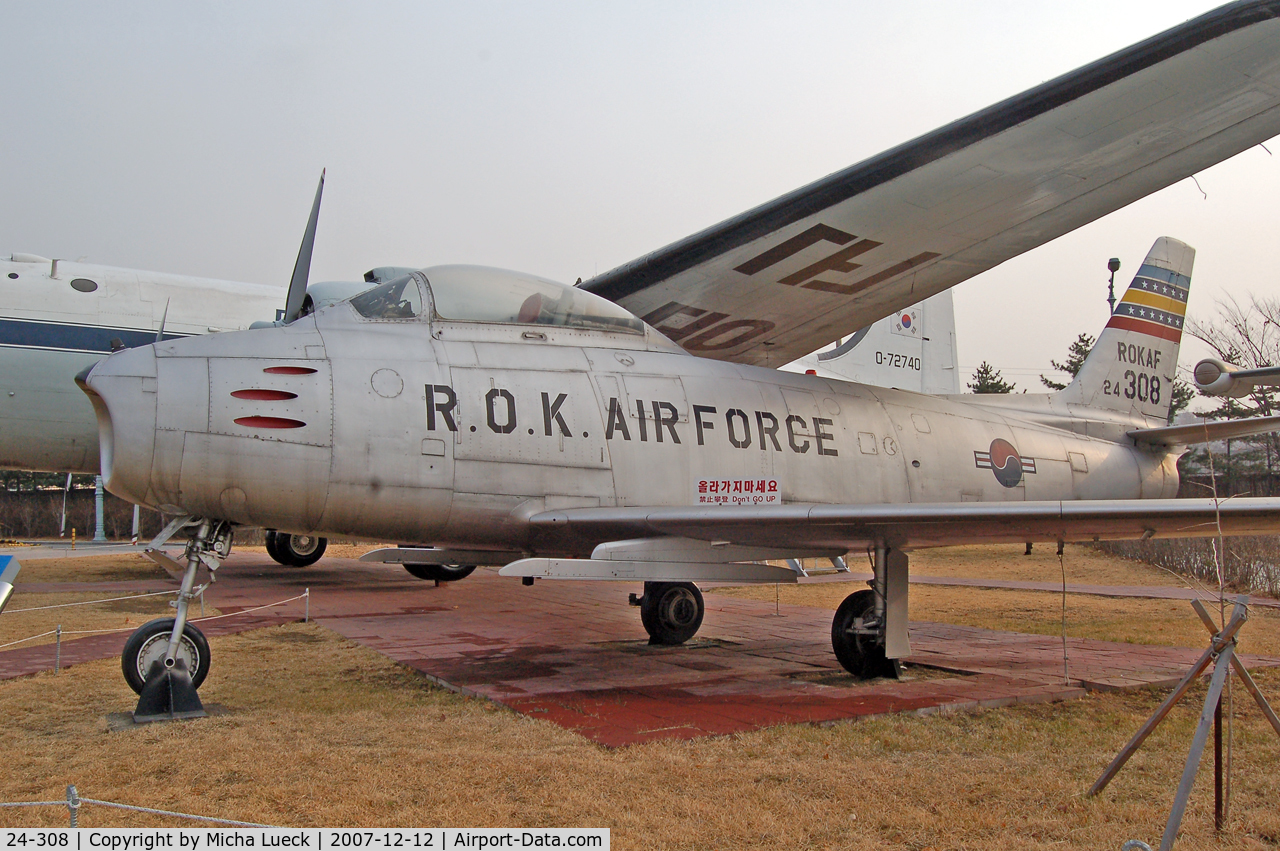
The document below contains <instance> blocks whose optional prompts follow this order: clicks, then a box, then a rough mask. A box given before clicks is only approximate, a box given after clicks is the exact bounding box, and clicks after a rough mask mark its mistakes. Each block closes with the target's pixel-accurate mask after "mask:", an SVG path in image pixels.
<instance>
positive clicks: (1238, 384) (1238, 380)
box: [1191, 358, 1280, 398]
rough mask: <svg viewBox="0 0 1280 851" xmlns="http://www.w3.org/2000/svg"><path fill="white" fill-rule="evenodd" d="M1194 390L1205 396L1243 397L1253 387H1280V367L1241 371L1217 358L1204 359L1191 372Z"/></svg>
mask: <svg viewBox="0 0 1280 851" xmlns="http://www.w3.org/2000/svg"><path fill="white" fill-rule="evenodd" d="M1191 379H1192V381H1194V382H1195V385H1196V389H1197V390H1199V391H1200V392H1201V393H1203V394H1205V395H1206V396H1231V397H1234V398H1238V397H1240V396H1245V395H1247V394H1248V393H1249V391H1251V390H1253V388H1255V387H1280V366H1260V367H1257V368H1255V369H1241V368H1240V367H1238V366H1236V365H1235V364H1233V363H1226V362H1225V361H1220V360H1218V359H1217V358H1205V359H1204V360H1202V361H1200V362H1199V363H1198V364H1196V368H1195V369H1193V370H1191Z"/></svg>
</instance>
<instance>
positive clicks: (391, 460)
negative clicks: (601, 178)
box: [84, 267, 1177, 554]
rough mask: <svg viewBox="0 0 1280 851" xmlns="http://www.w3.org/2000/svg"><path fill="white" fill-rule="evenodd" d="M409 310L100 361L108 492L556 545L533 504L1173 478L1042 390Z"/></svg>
mask: <svg viewBox="0 0 1280 851" xmlns="http://www.w3.org/2000/svg"><path fill="white" fill-rule="evenodd" d="M457 268H465V267H443V270H426V275H427V276H430V277H431V285H430V286H431V288H428V284H427V282H426V277H424V276H423V275H422V273H417V274H416V275H415V276H414V278H413V280H412V281H411V282H410V284H409V286H410V287H411V288H413V287H419V286H420V287H421V291H422V295H421V296H416V295H415V299H416V298H422V299H424V300H429V299H430V296H431V293H432V289H436V290H439V289H440V286H439V284H440V283H442V282H443V281H444V280H445V279H447V278H448V277H449V275H450V272H449V270H450V269H457ZM490 274H492V273H490ZM502 274H512V273H502ZM517 277H518V276H517ZM494 280H498V281H501V280H502V279H501V278H497V279H494ZM520 280H524V279H523V278H521V279H520ZM531 280H533V279H531ZM468 286H469V287H471V288H472V289H474V288H475V287H476V286H478V285H477V284H475V283H474V282H469V283H468ZM564 289H565V290H568V291H571V294H570V295H566V296H563V298H591V297H590V295H589V294H586V293H581V292H580V291H577V290H573V289H572V288H564ZM405 292H406V293H408V290H406V291H405ZM521 292H523V291H521ZM397 298H398V297H397ZM531 298H532V297H531ZM437 300H439V299H437ZM601 301H602V300H601ZM400 304H401V307H400V308H398V310H401V311H402V313H403V314H408V313H413V315H388V314H386V313H385V312H384V313H383V314H377V315H372V316H370V315H362V313H361V311H360V310H359V309H357V308H356V306H355V305H354V304H353V302H345V303H342V304H338V305H334V306H332V307H330V308H327V309H325V310H322V311H320V312H319V313H317V314H315V315H313V316H308V317H303V318H302V319H300V320H298V321H297V322H295V323H293V324H292V325H289V326H287V327H283V328H270V329H262V330H255V331H244V332H237V333H231V334H218V335H211V336H207V337H202V338H191V339H185V340H178V341H169V342H164V343H160V344H157V345H154V346H146V347H141V348H138V349H135V350H132V351H128V352H122V353H119V354H116V355H113V356H112V357H110V358H109V359H107V360H106V361H104V362H103V363H102V364H100V365H99V366H98V367H97V368H96V369H95V370H94V371H93V373H92V374H91V375H90V376H89V377H88V378H87V379H85V380H84V381H85V383H86V384H87V387H88V388H89V389H90V391H91V396H92V397H93V398H94V403H95V407H96V408H97V410H98V413H99V422H100V425H101V427H102V435H103V445H102V451H103V459H104V462H103V472H104V475H105V476H106V481H107V486H108V487H109V488H110V489H111V490H112V491H114V492H115V493H117V494H119V495H120V496H123V497H125V498H126V499H130V500H133V501H136V502H140V503H143V504H146V505H150V506H152V507H155V508H158V509H160V510H163V511H167V512H173V513H178V512H181V513H190V514H196V515H199V516H208V517H217V518H221V519H226V520H230V521H232V522H235V523H240V524H245V525H255V526H265V527H268V528H278V529H284V530H289V531H295V532H315V533H319V534H326V535H333V534H351V535H360V536H364V537H369V538H384V539H388V540H395V541H401V542H420V543H424V544H434V545H437V546H471V547H481V548H486V547H488V548H494V549H503V550H523V551H527V552H540V553H561V554H574V553H580V552H581V549H582V547H583V546H587V545H588V544H589V543H590V542H586V543H584V542H581V541H570V540H569V539H568V538H564V539H560V538H557V536H556V534H555V532H554V530H551V531H547V530H546V529H542V530H540V531H539V532H537V533H536V534H535V533H534V532H533V531H532V530H531V527H530V525H529V524H528V523H527V520H528V518H530V517H532V516H533V515H535V514H538V513H540V512H544V511H547V510H553V509H563V508H577V507H591V506H667V505H690V504H695V505H704V504H705V505H717V504H723V505H760V504H766V505H767V504H778V503H865V504H872V503H908V502H963V501H984V502H994V501H1015V500H1060V499H1061V500H1074V499H1117V498H1135V497H1170V496H1173V495H1174V494H1175V492H1176V489H1177V473H1176V469H1175V466H1174V460H1175V458H1176V456H1175V455H1173V454H1170V453H1168V452H1161V451H1148V450H1143V449H1138V448H1136V447H1135V446H1134V445H1133V443H1132V441H1130V440H1128V439H1127V438H1125V436H1124V433H1125V431H1126V430H1128V429H1132V428H1134V427H1141V426H1145V425H1150V424H1151V423H1149V422H1148V421H1146V420H1143V419H1140V418H1139V419H1135V418H1133V417H1128V416H1123V417H1122V416H1116V417H1114V418H1113V419H1111V420H1108V419H1107V418H1106V416H1105V415H1104V413H1103V412H1099V411H1096V410H1093V409H1085V408H1083V407H1077V406H1071V405H1067V404H1066V403H1065V402H1059V401H1055V399H1054V397H1053V396H1038V397H1026V398H1024V399H1003V400H998V401H997V400H991V401H992V402H994V404H983V403H982V397H973V396H966V397H936V396H928V395H922V394H917V393H909V392H905V391H897V390H886V389H883V388H878V387H874V388H873V387H869V386H865V385H859V384H852V383H847V382H842V381H837V380H832V379H826V378H820V377H817V376H808V375H798V374H793V373H787V372H781V371H778V370H773V369H766V368H761V367H752V366H744V365H737V364H732V363H726V362H720V361H713V360H707V359H704V358H698V357H694V356H691V355H689V354H687V353H685V352H684V351H683V350H681V349H680V348H678V347H676V346H675V345H674V344H672V343H671V342H670V341H668V340H666V339H665V338H664V337H662V336H661V335H659V334H657V333H656V332H654V331H653V330H652V329H651V328H648V327H647V326H643V325H642V324H640V323H638V321H636V320H634V317H629V315H627V314H625V312H624V311H621V309H620V308H616V307H614V306H612V305H608V307H609V308H612V309H614V310H616V311H617V312H618V313H619V314H622V315H623V316H624V317H628V319H629V321H630V323H632V324H630V325H627V324H626V322H627V321H628V319H613V318H610V319H609V321H610V322H615V323H618V324H615V325H614V326H611V327H615V328H616V330H611V327H606V326H607V323H606V322H599V323H596V324H597V326H601V327H571V326H567V325H561V324H538V322H537V320H536V318H534V317H531V316H523V317H517V316H515V315H514V313H515V310H514V309H513V311H512V313H513V315H512V317H511V318H512V320H515V319H519V320H520V321H502V320H497V321H460V320H450V319H443V318H440V315H439V314H440V313H445V314H446V315H448V313H453V314H454V315H457V312H458V309H457V308H453V307H450V306H449V305H447V304H446V305H443V306H441V305H437V307H438V308H439V311H438V312H437V311H435V310H432V309H431V308H430V306H428V307H425V308H424V307H421V306H418V307H414V306H412V305H409V304H408V301H402V302H400ZM605 304H606V305H607V303H605ZM528 305H529V300H525V302H524V305H523V306H522V307H521V308H520V310H521V312H524V311H527V309H528ZM379 309H381V308H379ZM494 309H496V308H494ZM484 310H489V312H490V313H492V312H493V309H490V308H489V307H485V308H484ZM484 310H481V312H484ZM543 310H544V312H545V311H546V307H545V306H544V308H543ZM375 313H376V311H375ZM489 318H490V319H492V317H489ZM242 354H243V355H251V356H242Z"/></svg>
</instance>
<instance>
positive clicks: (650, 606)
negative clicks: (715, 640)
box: [632, 582, 706, 644]
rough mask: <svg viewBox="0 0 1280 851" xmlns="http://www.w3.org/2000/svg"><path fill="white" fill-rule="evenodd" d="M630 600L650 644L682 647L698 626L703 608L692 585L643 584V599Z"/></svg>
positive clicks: (689, 583) (704, 609) (678, 583)
mask: <svg viewBox="0 0 1280 851" xmlns="http://www.w3.org/2000/svg"><path fill="white" fill-rule="evenodd" d="M634 597H635V595H634V594H633V595H632V598H633V600H632V602H633V603H635V604H636V605H638V606H640V622H641V623H642V624H644V629H645V632H647V633H649V643H650V644H684V643H685V642H686V641H688V640H689V639H690V638H693V636H694V635H695V634H697V632H698V627H700V626H702V616H703V614H704V613H705V612H706V606H705V605H704V604H703V602H702V592H701V591H699V590H698V586H696V585H694V584H693V583H692V582H646V583H645V584H644V596H642V597H640V598H639V599H638V600H636V599H634Z"/></svg>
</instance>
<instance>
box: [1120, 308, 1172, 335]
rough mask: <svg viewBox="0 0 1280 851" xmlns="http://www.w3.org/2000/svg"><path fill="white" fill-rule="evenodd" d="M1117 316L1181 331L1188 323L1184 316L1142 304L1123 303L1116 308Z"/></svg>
mask: <svg viewBox="0 0 1280 851" xmlns="http://www.w3.org/2000/svg"><path fill="white" fill-rule="evenodd" d="M1115 315H1116V316H1117V317H1120V318H1122V319H1144V320H1146V321H1147V322H1155V323H1158V324H1160V325H1166V326H1168V327H1170V328H1176V329H1178V330H1179V331H1181V330H1182V325H1183V323H1185V322H1186V320H1185V319H1183V318H1182V316H1180V315H1178V314H1176V313H1169V312H1168V311H1166V310H1157V309H1155V308H1153V307H1143V306H1142V305H1140V304H1125V303H1124V302H1121V303H1120V306H1119V307H1117V308H1116V314H1115ZM1113 318H1114V317H1113Z"/></svg>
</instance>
